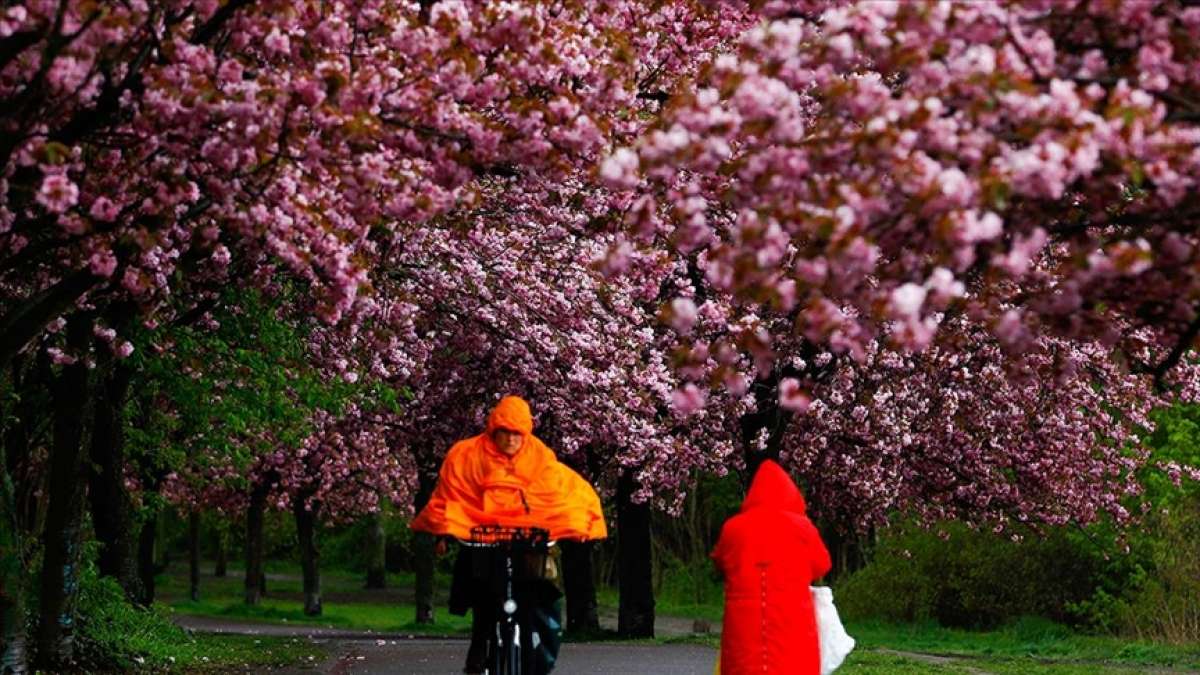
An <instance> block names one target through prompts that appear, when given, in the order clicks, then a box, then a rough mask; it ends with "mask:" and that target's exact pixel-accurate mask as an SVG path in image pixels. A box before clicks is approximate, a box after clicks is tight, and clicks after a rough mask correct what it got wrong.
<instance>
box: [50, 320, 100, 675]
mask: <svg viewBox="0 0 1200 675" xmlns="http://www.w3.org/2000/svg"><path fill="white" fill-rule="evenodd" d="M91 326H92V322H91V320H90V318H87V317H84V316H80V315H74V316H72V317H71V319H70V320H69V321H68V322H67V343H68V346H69V348H70V349H71V351H72V352H74V353H76V354H79V355H80V356H79V360H78V361H76V362H75V363H73V364H70V365H67V366H64V367H63V368H62V371H61V372H60V374H59V377H58V379H57V380H56V381H55V383H54V395H53V401H54V402H53V405H54V434H53V437H54V440H53V442H52V444H51V450H50V459H49V476H50V482H49V495H48V504H47V509H46V525H45V528H46V529H45V533H44V536H43V542H44V547H43V553H42V575H41V597H40V602H39V604H38V608H39V623H38V634H37V655H38V661H39V663H40V664H41V665H42V666H44V667H45V669H47V670H51V671H54V670H62V669H65V668H67V667H68V666H69V664H70V663H71V662H72V660H73V659H74V655H75V599H76V597H77V595H78V592H79V547H80V543H81V536H82V532H81V529H82V527H81V526H82V520H83V502H84V490H83V486H84V485H85V484H86V482H85V481H86V476H85V475H84V469H83V447H84V443H85V442H86V433H85V428H84V426H85V423H86V422H87V421H88V420H89V419H90V417H91V415H90V414H89V413H90V410H89V407H90V405H91V396H89V392H88V367H87V365H86V363H85V361H84V358H83V356H82V354H83V353H84V352H85V350H86V349H87V346H88V343H89V341H90V339H91Z"/></svg>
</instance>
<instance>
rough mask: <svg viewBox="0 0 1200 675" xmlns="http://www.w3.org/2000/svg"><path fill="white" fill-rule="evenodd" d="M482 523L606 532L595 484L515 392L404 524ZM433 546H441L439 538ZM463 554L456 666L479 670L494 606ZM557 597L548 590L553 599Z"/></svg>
mask: <svg viewBox="0 0 1200 675" xmlns="http://www.w3.org/2000/svg"><path fill="white" fill-rule="evenodd" d="M481 525H503V526H508V527H537V528H543V529H545V530H548V531H549V533H550V538H551V539H555V540H560V539H573V540H579V541H585V540H591V539H603V538H604V537H605V536H607V534H608V531H607V528H606V526H605V523H604V514H603V512H602V510H601V508H600V498H599V496H597V494H596V490H595V489H594V488H592V486H591V485H590V484H588V482H587V481H586V480H584V479H583V477H582V476H580V475H579V474H577V473H575V472H574V471H572V470H571V469H570V468H569V467H567V466H566V465H565V464H562V463H561V462H559V461H558V459H557V458H556V457H555V456H554V451H552V450H551V449H550V448H548V447H547V446H546V444H545V443H543V442H542V441H541V440H540V439H538V438H537V437H536V436H534V435H533V415H532V413H531V411H530V408H529V404H528V403H526V402H525V401H524V400H523V399H521V398H519V397H516V396H506V397H504V398H503V399H501V400H500V403H499V404H497V406H496V408H495V409H494V410H493V411H492V413H491V415H490V416H489V417H488V422H487V429H486V430H485V431H484V433H482V434H479V435H477V436H473V437H471V438H468V439H465V440H462V441H459V442H458V443H455V444H454V446H453V447H452V448H450V452H448V453H447V454H446V458H445V459H444V460H443V461H442V468H441V471H440V472H439V474H438V482H437V486H436V487H435V488H434V490H433V494H432V495H431V496H430V498H429V502H428V503H427V504H426V505H425V507H424V508H423V509H422V510H421V512H420V513H419V514H417V517H416V518H415V519H413V521H412V524H411V527H412V529H414V530H417V531H421V532H429V533H431V534H434V535H439V536H442V537H447V536H448V537H454V538H456V539H459V540H467V539H469V538H470V536H471V528H473V527H476V526H481ZM438 549H439V552H443V551H444V550H445V540H444V539H442V540H439V542H438ZM470 555H471V552H470V550H469V549H468V548H465V547H464V548H462V549H460V551H459V554H458V559H457V560H456V561H455V565H454V577H453V581H452V583H451V588H450V612H451V613H452V614H458V615H464V614H466V610H467V608H468V607H469V608H471V610H472V619H471V646H470V648H469V649H468V651H467V664H466V667H465V668H464V669H463V672H465V673H482V672H484V664H485V660H486V658H487V638H488V635H489V632H490V631H491V630H492V628H493V627H492V623H491V622H492V621H493V620H494V618H493V617H494V616H495V608H494V607H493V606H492V603H493V602H494V600H493V598H492V595H491V594H490V593H489V591H488V589H489V586H488V584H487V583H486V580H483V581H482V582H481V581H480V580H478V579H475V578H474V575H473V573H472V570H473V566H472V563H471V560H470ZM558 597H559V594H557V591H555V593H554V595H553V601H557V599H558ZM545 600H546V598H545V597H543V598H542V601H543V602H545Z"/></svg>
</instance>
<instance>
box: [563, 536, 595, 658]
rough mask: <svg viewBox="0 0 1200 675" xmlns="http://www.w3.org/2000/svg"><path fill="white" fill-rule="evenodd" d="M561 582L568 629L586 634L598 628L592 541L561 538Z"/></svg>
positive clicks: (568, 630) (571, 631)
mask: <svg viewBox="0 0 1200 675" xmlns="http://www.w3.org/2000/svg"><path fill="white" fill-rule="evenodd" d="M559 546H562V563H563V586H564V587H565V590H566V596H567V632H569V633H575V634H582V635H587V634H589V633H597V632H599V631H600V616H599V613H598V610H597V605H596V577H595V568H594V567H593V566H592V542H590V541H585V542H576V541H562V542H559Z"/></svg>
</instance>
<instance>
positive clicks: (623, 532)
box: [617, 469, 654, 638]
mask: <svg viewBox="0 0 1200 675" xmlns="http://www.w3.org/2000/svg"><path fill="white" fill-rule="evenodd" d="M636 489H637V481H636V480H635V479H634V477H633V471H632V470H630V469H626V470H625V471H624V472H622V473H621V477H620V478H619V479H618V481H617V556H618V558H619V560H618V563H617V578H618V583H619V597H620V599H619V606H618V609H617V632H618V633H619V634H620V635H621V636H622V637H627V638H651V637H654V586H653V583H652V578H651V572H652V569H651V563H652V560H651V555H652V551H651V545H650V505H649V504H636V503H634V502H633V493H634V491H635V490H636Z"/></svg>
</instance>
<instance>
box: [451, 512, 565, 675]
mask: <svg viewBox="0 0 1200 675" xmlns="http://www.w3.org/2000/svg"><path fill="white" fill-rule="evenodd" d="M462 543H463V544H464V545H465V546H470V547H473V548H490V549H493V550H495V551H497V552H498V553H500V554H502V555H503V562H504V566H503V575H504V579H503V583H504V586H503V590H504V593H503V596H504V597H503V599H502V601H501V603H500V607H499V608H498V609H499V610H500V611H499V612H497V620H496V630H495V635H494V637H493V638H491V639H489V643H490V644H489V645H488V661H489V668H488V671H487V673H488V675H522V673H523V664H524V659H523V654H522V645H521V620H520V618H519V615H518V611H520V610H522V609H523V608H522V607H520V606H519V604H518V602H517V597H516V593H515V588H514V587H515V582H516V580H517V570H516V566H515V565H516V564H515V561H514V558H515V557H516V556H517V555H518V554H520V553H529V552H532V553H542V554H545V553H546V552H547V551H548V550H549V548H550V547H551V546H553V545H554V544H555V542H554V541H552V540H550V538H549V532H547V531H546V530H543V529H540V528H520V527H503V526H498V525H485V526H479V527H473V528H471V539H470V540H468V541H463V542H462ZM489 562H492V563H494V562H495V561H494V560H492V561H489ZM543 568H544V562H543ZM494 570H495V568H494V567H493V573H494ZM543 571H544V569H543ZM534 637H535V638H536V633H535V634H534ZM531 646H532V647H535V648H536V647H537V644H533V645H531Z"/></svg>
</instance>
